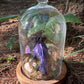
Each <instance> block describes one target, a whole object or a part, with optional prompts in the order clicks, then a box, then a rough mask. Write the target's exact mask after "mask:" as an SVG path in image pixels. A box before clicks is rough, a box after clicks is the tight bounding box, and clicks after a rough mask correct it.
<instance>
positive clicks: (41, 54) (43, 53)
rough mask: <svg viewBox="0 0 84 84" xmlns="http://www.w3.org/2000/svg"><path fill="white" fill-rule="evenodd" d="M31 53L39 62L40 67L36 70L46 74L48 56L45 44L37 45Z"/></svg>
mask: <svg viewBox="0 0 84 84" xmlns="http://www.w3.org/2000/svg"><path fill="white" fill-rule="evenodd" d="M33 53H34V55H35V56H36V58H37V59H39V60H40V62H41V63H40V65H39V66H38V70H39V71H41V73H42V74H46V73H47V70H48V67H47V66H48V63H47V56H48V48H47V47H46V45H45V43H43V42H42V43H37V44H36V45H35V48H34V49H33Z"/></svg>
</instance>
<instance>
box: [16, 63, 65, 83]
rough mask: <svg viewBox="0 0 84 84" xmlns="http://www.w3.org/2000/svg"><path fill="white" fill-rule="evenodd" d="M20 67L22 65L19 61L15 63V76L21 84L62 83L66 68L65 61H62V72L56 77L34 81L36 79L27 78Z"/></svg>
mask: <svg viewBox="0 0 84 84" xmlns="http://www.w3.org/2000/svg"><path fill="white" fill-rule="evenodd" d="M21 67H22V65H21V62H19V64H18V65H17V68H16V74H17V78H18V80H19V82H20V83H21V84H62V83H63V82H64V80H65V77H66V74H67V68H66V65H65V63H64V62H63V64H62V72H61V74H60V75H59V76H58V77H57V78H56V79H53V80H37V81H36V80H31V79H28V78H27V77H26V76H25V75H24V74H23V73H22V70H21Z"/></svg>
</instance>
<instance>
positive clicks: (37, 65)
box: [19, 0, 66, 80]
mask: <svg viewBox="0 0 84 84" xmlns="http://www.w3.org/2000/svg"><path fill="white" fill-rule="evenodd" d="M37 1H38V4H37V5H36V6H34V7H31V8H29V9H27V11H26V12H25V13H24V14H23V16H22V18H21V20H20V23H19V40H20V52H21V62H22V71H23V73H24V74H25V75H26V76H27V77H28V78H30V79H32V80H48V79H54V78H56V77H57V76H59V75H60V73H61V68H62V60H63V52H64V44H65V36H66V23H65V20H64V17H63V16H62V15H61V14H60V13H59V12H58V10H57V9H56V8H54V7H53V6H50V5H48V4H47V2H48V0H37Z"/></svg>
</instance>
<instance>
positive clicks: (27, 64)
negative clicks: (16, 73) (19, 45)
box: [24, 63, 32, 73]
mask: <svg viewBox="0 0 84 84" xmlns="http://www.w3.org/2000/svg"><path fill="white" fill-rule="evenodd" d="M24 68H25V69H26V70H27V71H28V72H29V73H31V72H32V69H31V67H30V65H29V63H25V65H24Z"/></svg>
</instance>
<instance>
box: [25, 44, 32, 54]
mask: <svg viewBox="0 0 84 84" xmlns="http://www.w3.org/2000/svg"><path fill="white" fill-rule="evenodd" d="M27 53H31V50H30V47H29V46H28V45H27V46H26V48H25V54H27Z"/></svg>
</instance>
